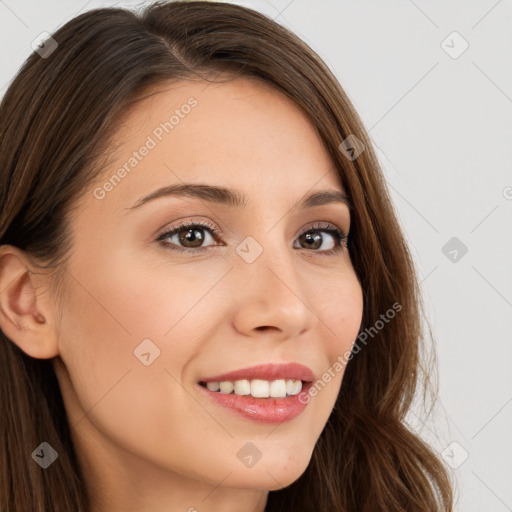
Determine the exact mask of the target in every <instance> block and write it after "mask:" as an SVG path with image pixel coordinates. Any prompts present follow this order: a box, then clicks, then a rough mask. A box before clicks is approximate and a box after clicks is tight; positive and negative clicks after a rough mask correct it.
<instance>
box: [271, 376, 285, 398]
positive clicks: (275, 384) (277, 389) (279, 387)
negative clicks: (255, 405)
mask: <svg viewBox="0 0 512 512" xmlns="http://www.w3.org/2000/svg"><path fill="white" fill-rule="evenodd" d="M270 396H272V397H274V398H283V397H285V396H286V381H285V380H284V379H279V380H273V381H272V382H271V383H270Z"/></svg>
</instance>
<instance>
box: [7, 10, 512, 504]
mask: <svg viewBox="0 0 512 512" xmlns="http://www.w3.org/2000/svg"><path fill="white" fill-rule="evenodd" d="M236 3H240V4H242V5H248V6H251V7H255V8H257V9H258V10H261V11H262V12H265V13H266V14H269V15H271V16H272V17H273V18H275V19H276V20H277V21H278V22H280V23H282V24H284V25H285V26H288V27H289V28H291V29H292V30H293V31H295V32H296V33H297V34H298V35H299V36H301V37H302V38H303V39H304V40H305V41H306V42H307V43H308V44H309V45H310V46H311V47H312V48H313V49H314V50H315V51H317V52H318V53H319V54H320V56H321V57H323V58H324V60H325V61H326V62H327V63H328V65H329V66H330V67H331V69H333V71H334V72H335V74H336V76H337V77H338V79H339V80H340V82H341V84H342V86H343V87H344V89H345V91H346V92H347V93H348V95H349V97H350V99H351V100H352V101H353V103H354V104H355V107H356V108H357V109H358V111H359V113H360V115H361V117H362V118H363V121H364V123H365V124H366V126H367V128H368V130H369V132H370V136H371V138H372V140H373V142H374V144H375V148H376V150H377V154H378V157H379V159H380V162H381V164H382V166H383V168H384V171H385V174H386V178H387V182H388V185H389V187H390V191H391V194H392V197H393V200H394V204H395V206H396V209H397V212H398V215H399V218H400V220H401V222H402V225H403V227H404V230H405V232H406V235H407V238H408V240H409V242H410V245H411V248H412V252H413V254H414V257H415V260H416V264H417V269H418V272H419V275H420V279H421V281H422V285H421V286H422V289H423V292H424V298H425V302H426V306H427V313H428V318H429V322H430V324H431V326H432V328H433V333H434V337H435V341H436V346H437V352H438V357H439V387H440V392H439V402H438V406H437V408H436V410H435V414H434V415H433V416H431V417H428V418H426V417H424V416H422V413H421V411H420V410H419V409H417V408H415V409H414V410H413V411H412V412H411V414H410V416H409V422H410V424H411V426H413V428H415V429H416V430H417V431H418V432H420V433H421V435H422V436H423V437H424V438H425V439H427V440H428V441H429V442H431V443H432V445H433V446H434V448H435V449H436V450H437V451H438V452H439V453H441V454H442V455H443V457H444V458H445V460H446V461H447V463H448V464H449V465H451V466H452V467H453V471H452V474H453V477H454V479H456V481H457V482H458V490H457V494H458V496H459V498H458V504H457V507H456V510H458V511H464V512H477V511H478V512H484V511H485V512H490V511H493V512H501V511H507V510H509V511H512V486H511V485H510V482H511V481H512V437H511V435H510V434H511V431H512V429H511V426H512V403H511V402H512V372H511V370H510V366H511V363H512V342H511V336H510V333H511V331H512V314H511V313H512V270H511V269H512V258H511V255H512V242H511V227H512V169H511V162H512V144H511V141H512V122H511V116H512V30H510V27H511V21H512V1H511V0H500V1H496V0H489V1H487V0H486V1H467V0H465V1H447V0H444V1H442V0H438V1H419V0H416V1H413V0H392V1H391V0H390V1H387V2H382V1H378V0H375V1H369V0H365V1H362V0H358V1H356V0H352V1H348V0H343V1H339V0H338V1H335V0H322V1H315V2H314V1H312V0H292V1H290V0H282V1H281V0H273V1H272V2H264V1H256V0H255V1H245V0H243V1H238V2H236ZM113 5H121V6H135V5H141V2H133V1H132V2H130V1H125V2H117V3H115V2H107V1H90V2H86V1H85V0H68V1H66V2H57V1H35V0H34V1H29V0H16V1H15V0H0V95H1V94H2V93H3V92H4V91H5V89H6V87H7V86H8V84H9V82H10V80H11V79H12V77H13V76H14V74H15V73H16V71H17V69H18V68H19V66H20V65H21V63H22V62H23V60H24V59H25V58H26V57H27V56H28V54H29V53H30V52H31V48H30V44H31V42H32V41H33V40H34V38H36V36H38V35H39V34H40V33H41V32H43V31H46V32H50V33H52V32H53V31H55V29H56V28H58V27H59V26H61V25H62V24H64V23H65V22H66V21H68V20H69V19H70V18H71V17H73V16H74V15H76V14H77V13H79V12H83V11H85V10H89V9H92V8H95V7H100V6H113ZM454 31H456V32H458V33H459V34H460V36H458V35H457V34H455V35H454V34H453V32H454ZM443 41H444V42H443ZM464 41H465V42H464ZM466 44H468V45H469V46H468V48H467V49H466V50H465V51H464V52H463V53H460V52H461V50H463V49H464V47H465V45H466ZM453 237H456V238H457V240H455V241H452V242H451V245H450V244H449V245H448V246H446V248H445V249H444V252H443V247H445V244H447V243H448V242H449V240H450V239H452V238H453ZM462 244H464V246H466V247H467V253H465V254H463V250H462V249H463V245H462ZM454 251H456V252H454ZM445 253H446V254H445Z"/></svg>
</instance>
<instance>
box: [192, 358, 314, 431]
mask: <svg viewBox="0 0 512 512" xmlns="http://www.w3.org/2000/svg"><path fill="white" fill-rule="evenodd" d="M313 379H314V376H313V372H312V371H311V370H310V369H309V368H307V367H306V366H303V365H299V364H297V363H288V364H284V365H283V364H281V365H259V366H253V367H251V368H246V369H242V370H236V371H234V372H230V373H224V374H222V375H217V376H213V377H209V378H204V379H201V380H199V381H198V382H197V384H198V388H199V389H200V391H201V393H204V394H205V395H206V396H207V397H208V398H209V399H210V400H212V401H213V402H214V403H215V404H216V405H219V406H221V407H223V408H226V409H228V410H229V412H231V413H233V412H234V413H236V414H238V415H242V416H244V417H245V418H249V419H251V420H253V421H257V422H260V423H282V422H285V421H290V420H292V419H293V418H295V417H296V416H298V415H299V414H300V413H301V412H302V411H303V410H304V409H305V408H306V406H307V405H308V403H309V401H310V398H311V397H309V396H306V395H307V392H308V390H309V388H310V387H311V386H312V385H313Z"/></svg>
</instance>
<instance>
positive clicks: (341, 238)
mask: <svg viewBox="0 0 512 512" xmlns="http://www.w3.org/2000/svg"><path fill="white" fill-rule="evenodd" d="M192 228H201V229H206V230H210V231H211V233H212V235H213V238H220V234H221V233H220V231H219V229H217V227H215V226H214V225H212V224H210V223H208V222H201V221H195V222H183V223H180V224H179V225H177V226H175V227H173V228H172V229H170V230H167V231H165V232H164V233H162V234H161V235H159V236H158V238H157V239H156V241H157V242H160V243H161V244H162V245H163V246H164V247H165V248H166V249H171V250H173V251H177V252H180V253H196V254H197V253H199V252H204V251H206V250H208V248H209V247H215V246H208V247H202V248H196V249H190V248H186V247H181V246H179V245H176V244H173V243H169V242H165V241H164V240H165V239H166V238H169V237H171V236H173V235H175V234H177V233H179V232H180V231H182V230H184V229H192ZM310 231H313V232H314V231H321V232H325V233H329V234H330V235H332V236H333V237H334V239H335V243H336V247H334V249H329V250H326V251H318V250H312V251H310V252H316V253H319V254H320V255H323V256H334V255H336V254H338V253H339V252H340V251H342V250H343V249H344V247H346V246H347V242H348V236H347V235H346V234H345V232H344V231H342V230H341V229H339V228H338V227H337V226H335V225H334V224H331V223H330V222H324V221H319V222H315V223H314V224H313V225H311V226H309V227H308V228H307V229H305V230H303V231H301V232H300V233H299V235H298V236H297V238H299V237H301V236H302V235H303V234H305V233H308V232H310ZM305 250H307V249H305Z"/></svg>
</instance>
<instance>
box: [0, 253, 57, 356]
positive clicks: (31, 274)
mask: <svg viewBox="0 0 512 512" xmlns="http://www.w3.org/2000/svg"><path fill="white" fill-rule="evenodd" d="M40 288H43V290H45V291H46V292H47V290H48V288H49V276H48V275H46V274H43V273H36V272H35V267H34V266H33V265H32V264H31V262H30V259H29V258H28V257H27V256H26V254H25V253H24V251H22V250H20V249H18V248H17V247H14V246H12V245H0V328H1V329H2V331H3V332H4V334H5V335H6V336H7V337H8V338H9V339H10V340H11V341H12V342H13V343H14V344H16V345H17V346H18V347H19V348H20V349H21V350H22V351H23V352H25V353H26V354H27V355H29V356H32V357H34V358H37V359H50V358H52V357H55V356H57V355H58V354H59V352H58V340H57V333H56V332H55V322H54V321H53V320H54V312H53V310H52V309H51V303H50V302H49V298H48V295H49V294H48V293H40V294H38V293H37V290H38V289H40Z"/></svg>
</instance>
